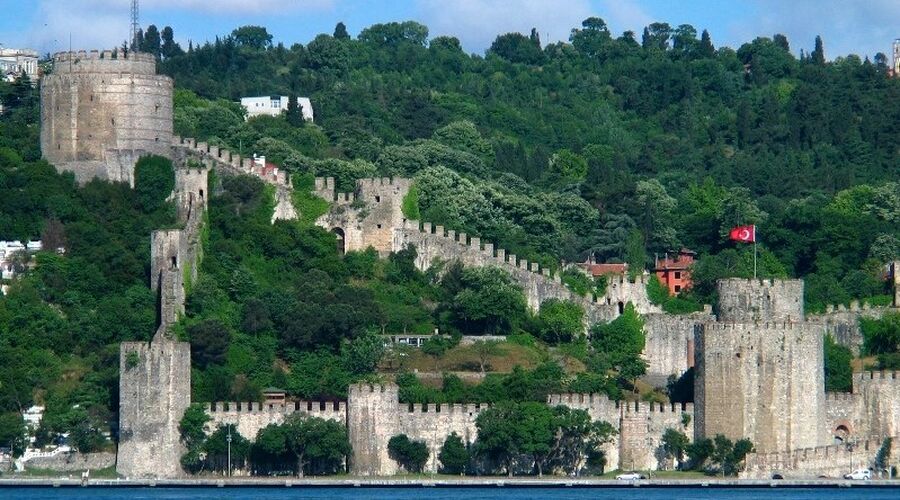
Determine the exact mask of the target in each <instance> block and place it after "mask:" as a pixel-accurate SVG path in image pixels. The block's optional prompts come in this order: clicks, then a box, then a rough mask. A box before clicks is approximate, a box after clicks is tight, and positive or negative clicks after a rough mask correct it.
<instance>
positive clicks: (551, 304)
mask: <svg viewBox="0 0 900 500" xmlns="http://www.w3.org/2000/svg"><path fill="white" fill-rule="evenodd" d="M583 320H584V309H583V308H582V307H581V306H580V305H578V304H576V303H574V302H571V301H567V300H559V299H549V300H546V301H544V302H542V303H541V308H540V312H539V313H538V317H537V321H538V325H539V328H540V330H539V335H540V337H541V338H542V339H544V340H545V341H547V342H549V343H553V344H560V343H569V342H572V341H573V340H575V339H578V338H580V337H581V336H582V334H583V332H584V322H583Z"/></svg>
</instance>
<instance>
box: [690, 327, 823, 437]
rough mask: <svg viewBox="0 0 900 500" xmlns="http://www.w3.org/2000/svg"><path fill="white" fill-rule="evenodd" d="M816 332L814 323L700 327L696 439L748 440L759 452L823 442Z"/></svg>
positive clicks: (819, 351)
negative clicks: (720, 437)
mask: <svg viewBox="0 0 900 500" xmlns="http://www.w3.org/2000/svg"><path fill="white" fill-rule="evenodd" d="M822 331H823V329H822V326H821V325H818V324H815V323H759V324H752V323H751V324H721V323H711V322H708V323H703V324H700V325H698V327H697V329H696V333H695V341H694V345H695V347H696V353H697V359H696V370H697V371H696V378H695V385H694V403H695V405H696V426H697V427H696V434H697V436H698V437H713V436H715V435H716V434H724V435H725V436H727V437H729V438H731V439H740V438H745V437H746V438H750V440H751V441H753V443H754V445H755V447H756V449H757V450H758V451H759V452H761V453H765V452H774V451H787V450H792V449H798V448H809V447H815V446H819V445H822V444H826V443H827V442H828V441H829V438H828V436H827V430H826V429H824V428H821V427H820V425H819V417H820V415H823V414H824V403H825V395H824V373H823V369H822V366H823V335H822Z"/></svg>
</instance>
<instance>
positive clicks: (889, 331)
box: [859, 313, 900, 354]
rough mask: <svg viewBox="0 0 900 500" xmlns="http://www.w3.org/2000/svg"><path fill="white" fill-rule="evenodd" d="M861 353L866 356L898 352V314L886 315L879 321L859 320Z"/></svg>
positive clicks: (899, 320) (899, 348)
mask: <svg viewBox="0 0 900 500" xmlns="http://www.w3.org/2000/svg"><path fill="white" fill-rule="evenodd" d="M859 326H860V329H861V330H862V334H863V351H864V352H866V353H868V354H890V353H895V352H900V313H886V314H884V315H883V316H882V317H881V319H872V318H860V320H859Z"/></svg>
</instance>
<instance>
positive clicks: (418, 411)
mask: <svg viewBox="0 0 900 500" xmlns="http://www.w3.org/2000/svg"><path fill="white" fill-rule="evenodd" d="M401 406H402V408H401V410H405V412H406V413H408V414H415V415H435V416H436V415H438V414H451V415H453V414H465V415H470V416H471V415H477V414H479V413H481V412H482V411H484V410H486V409H488V408H490V405H488V404H481V403H469V404H447V403H444V404H434V403H427V404H426V403H421V404H415V403H409V404H405V405H401Z"/></svg>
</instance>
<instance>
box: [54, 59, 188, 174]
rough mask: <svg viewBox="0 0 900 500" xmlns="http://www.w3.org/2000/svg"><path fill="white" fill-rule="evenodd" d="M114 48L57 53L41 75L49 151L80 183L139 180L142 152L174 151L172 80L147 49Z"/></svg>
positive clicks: (57, 163) (59, 166)
mask: <svg viewBox="0 0 900 500" xmlns="http://www.w3.org/2000/svg"><path fill="white" fill-rule="evenodd" d="M109 54H111V53H97V52H96V51H95V52H92V53H74V54H69V53H62V54H57V56H56V57H55V59H54V61H55V66H54V72H53V73H52V74H50V75H47V76H45V77H44V78H43V79H42V80H41V151H42V154H43V156H44V158H46V159H47V160H48V161H49V162H50V163H52V164H54V165H55V166H56V167H57V168H59V169H60V170H65V171H71V172H73V173H74V174H75V177H76V180H77V181H78V182H79V183H85V182H87V181H89V180H91V179H92V178H94V177H98V178H100V179H105V180H109V181H115V182H127V183H129V184H130V185H132V186H133V185H134V163H135V162H136V161H137V159H138V158H140V156H142V155H145V154H157V155H161V156H166V157H169V156H170V154H171V143H172V79H171V78H169V77H167V76H161V75H156V66H155V64H156V63H155V61H152V60H147V56H146V55H145V54H129V57H127V58H125V57H120V58H118V59H114V58H112V56H111V55H109ZM104 55H108V57H104ZM121 55H122V54H120V56H121ZM150 59H152V56H150Z"/></svg>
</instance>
